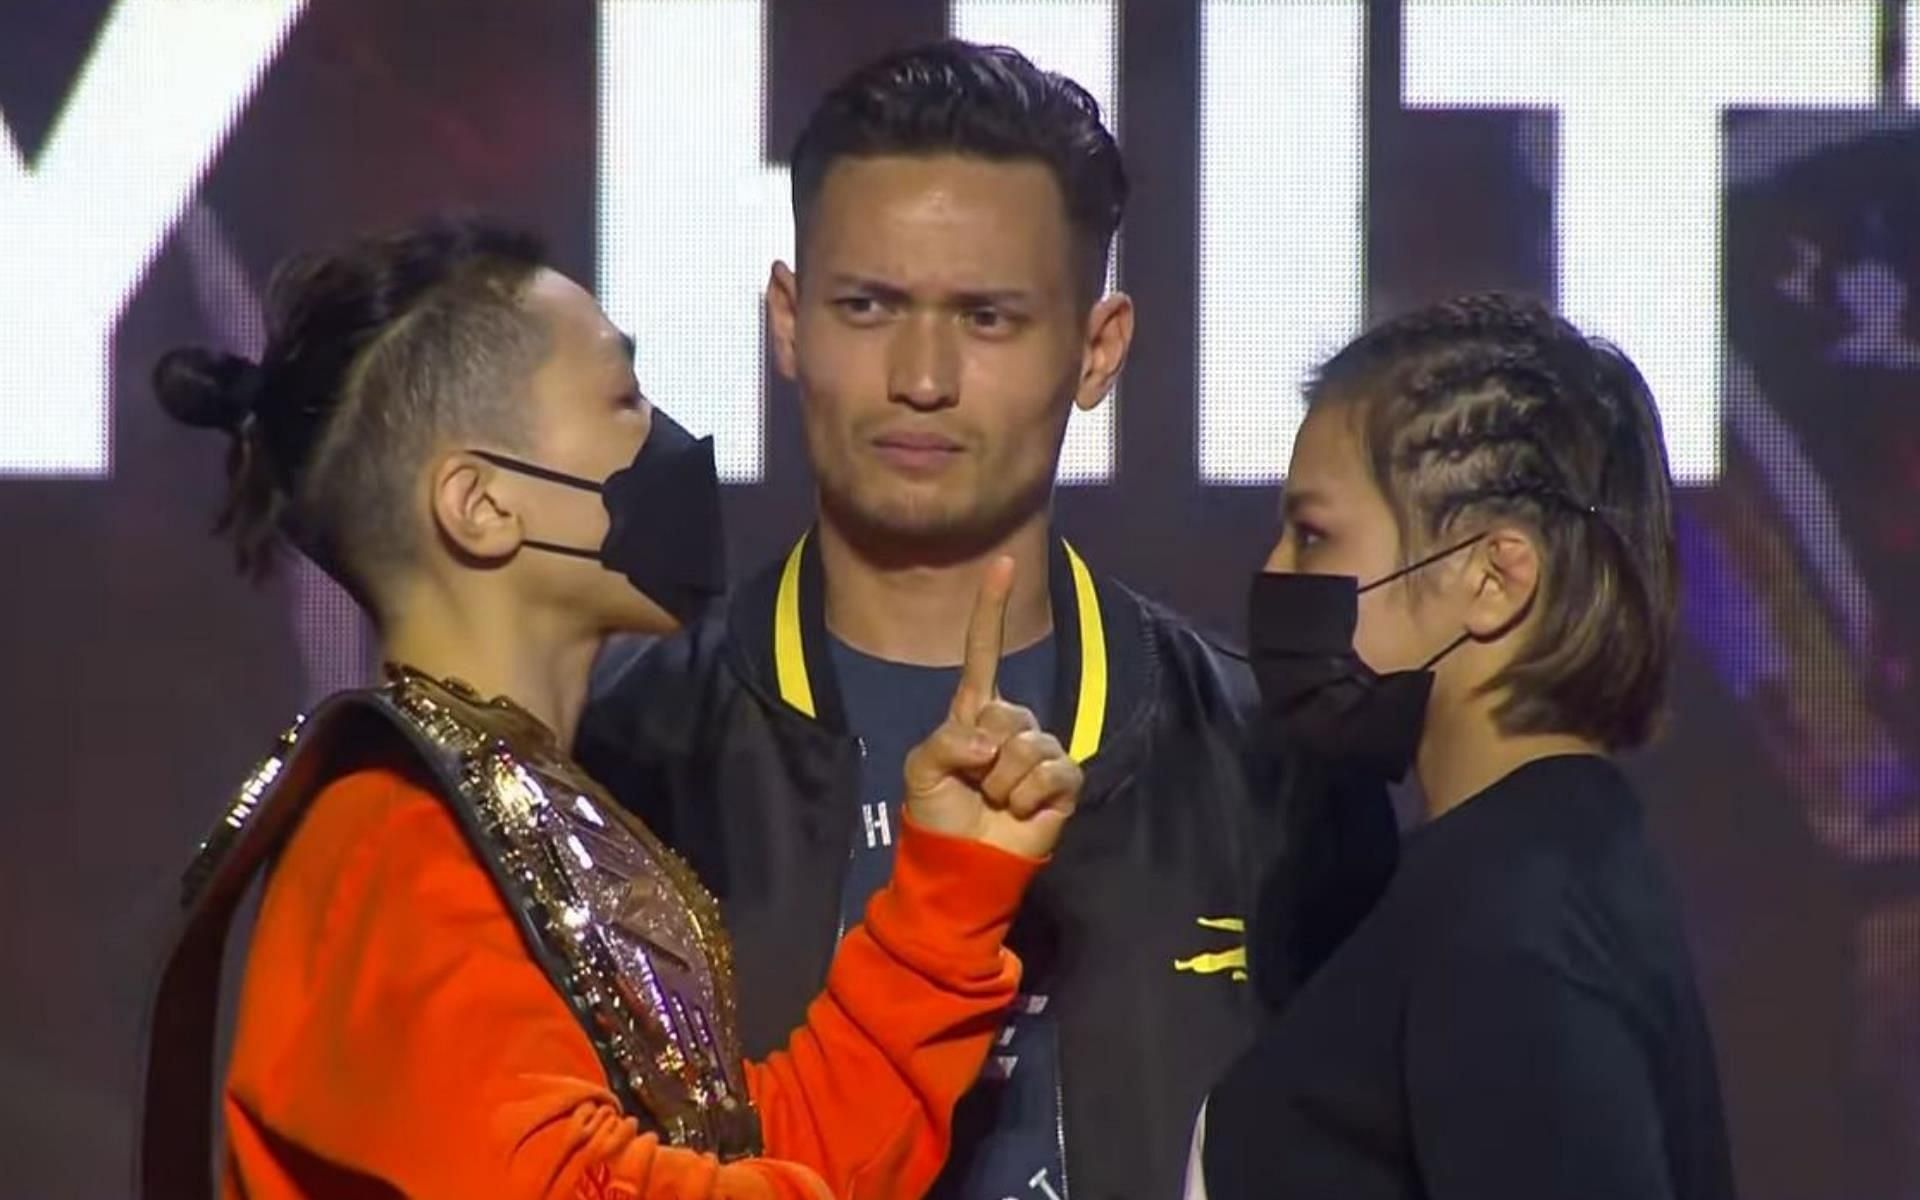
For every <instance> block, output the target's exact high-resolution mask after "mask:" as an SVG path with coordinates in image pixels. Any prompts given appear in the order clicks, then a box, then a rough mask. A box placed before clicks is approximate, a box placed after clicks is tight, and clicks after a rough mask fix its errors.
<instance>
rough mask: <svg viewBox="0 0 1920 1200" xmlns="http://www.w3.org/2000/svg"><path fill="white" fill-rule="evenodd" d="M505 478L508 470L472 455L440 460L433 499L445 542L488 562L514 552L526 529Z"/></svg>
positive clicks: (435, 470) (435, 517) (433, 478)
mask: <svg viewBox="0 0 1920 1200" xmlns="http://www.w3.org/2000/svg"><path fill="white" fill-rule="evenodd" d="M505 483H506V473H505V472H504V471H501V470H500V469H499V468H498V467H495V466H494V465H493V464H492V463H489V462H487V461H486V460H485V459H482V458H479V457H477V456H475V455H472V454H466V453H454V454H449V455H447V456H445V457H444V458H442V459H440V461H439V462H437V463H435V464H434V467H433V471H432V474H431V475H430V476H429V486H430V488H431V490H430V491H429V493H428V504H429V508H430V510H431V512H432V514H433V523H434V525H435V527H436V529H437V530H438V533H439V535H440V537H441V539H442V540H443V542H444V543H445V544H448V545H451V546H453V547H454V548H455V549H456V550H457V551H458V552H459V553H461V554H463V555H466V556H468V557H470V558H474V559H479V560H481V561H483V562H484V561H497V560H499V559H503V558H508V557H511V556H512V554H513V553H514V551H516V550H518V549H519V548H520V543H521V540H522V538H523V537H524V536H525V534H524V531H523V530H522V529H521V525H520V518H519V516H518V515H517V514H516V512H515V511H514V505H513V502H512V500H511V498H510V497H509V496H507V495H506V492H507V491H508V490H509V489H508V488H507V487H505V486H503V485H504V484H505Z"/></svg>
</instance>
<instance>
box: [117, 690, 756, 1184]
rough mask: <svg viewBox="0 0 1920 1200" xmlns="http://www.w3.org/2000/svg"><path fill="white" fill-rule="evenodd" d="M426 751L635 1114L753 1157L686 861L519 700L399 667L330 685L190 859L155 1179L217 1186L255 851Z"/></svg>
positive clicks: (534, 950)
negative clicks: (355, 778)
mask: <svg viewBox="0 0 1920 1200" xmlns="http://www.w3.org/2000/svg"><path fill="white" fill-rule="evenodd" d="M413 764H418V765H419V766H421V767H424V768H425V769H426V771H427V772H428V773H429V775H430V777H431V778H432V780H433V782H434V784H435V785H436V786H435V788H434V789H433V790H434V791H435V792H436V793H437V794H438V795H439V797H440V799H441V800H442V801H444V802H445V803H446V805H447V809H448V811H449V812H450V813H451V814H452V815H453V816H454V818H455V820H456V821H457V822H458V823H459V825H460V828H461V830H462V831H463V832H464V833H465V834H466V837H467V842H468V845H469V846H470V847H471V848H472V850H473V854H474V858H475V860H476V861H477V862H479V864H480V865H481V866H482V867H483V868H484V869H485V870H486V872H487V874H488V875H489V876H490V877H491V878H492V880H493V883H494V886H495V887H496V888H497V889H499V893H500V896H501V899H502V900H503V901H504V902H505V904H506V907H507V909H508V911H509V912H511V913H512V914H513V916H514V919H515V922H516V924H517V925H518V926H519V929H520V935H521V939H522V941H523V942H524V944H525V946H526V948H527V953H528V955H529V956H530V957H531V958H532V959H533V960H534V961H535V962H536V963H538V964H539V965H540V967H541V969H542V970H543V971H545V972H546V975H547V978H548V979H549V980H550V981H552V983H553V987H554V990H555V991H556V992H557V993H559V995H560V996H562V997H563V998H564V999H565V1000H566V1002H567V1005H568V1007H569V1008H571V1009H572V1011H573V1014H574V1016H575V1017H576V1018H577V1019H578V1020H579V1022H580V1027H581V1028H582V1029H583V1030H584V1031H585V1032H586V1035H587V1039H588V1040H589V1041H590V1042H592V1044H593V1048H594V1050H595V1052H596V1053H597V1054H598V1055H599V1057H600V1062H601V1065H602V1067H603V1068H604V1070H605V1072H606V1077H607V1084H608V1086H609V1087H610V1088H611V1089H612V1091H613V1093H614V1095H615V1096H616V1097H618V1098H619V1101H620V1104H621V1107H622V1108H623V1109H624V1110H625V1111H626V1112H627V1113H628V1115H631V1116H633V1117H636V1118H638V1119H639V1120H640V1121H641V1123H642V1125H643V1127H646V1128H649V1129H651V1130H652V1131H653V1132H655V1133H657V1134H658V1135H659V1137H660V1139H661V1140H662V1141H663V1142H666V1143H668V1144H670V1145H675V1146H684V1147H688V1148H691V1149H696V1150H703V1151H707V1152H710V1153H713V1154H715V1155H718V1156H719V1157H721V1158H724V1159H732V1158H740V1157H744V1156H747V1155H751V1154H757V1153H758V1152H759V1150H760V1124H759V1117H758V1115H757V1114H756V1113H755V1112H754V1110H753V1106H752V1103H751V1101H750V1100H749V1098H748V1096H747V1090H746V1083H745V1079H744V1076H743V1073H742V1067H741V1059H742V1056H741V1052H740V1045H739V1038H738V1035H737V1033H736V1017H735V1005H734V992H733V961H732V948H731V945H730V943H729V942H728V940H727V935H726V931H725V929H724V928H723V927H722V925H721V920H720V910H719V906H718V905H717V904H716V903H715V902H714V899H713V897H712V896H711V895H710V894H709V893H708V892H707V890H706V889H705V888H704V887H702V886H701V884H700V882H699V880H698V879H697V878H696V877H695V876H694V873H693V871H692V869H691V868H689V867H688V866H687V865H686V863H685V862H683V861H682V860H681V859H680V858H679V857H678V856H677V855H675V854H674V853H673V852H672V851H671V850H669V849H667V848H666V847H665V846H663V845H662V844H661V843H660V841H659V839H657V838H656V837H654V836H653V834H652V833H651V832H650V831H649V830H648V829H647V828H646V827H645V826H643V825H641V824H640V823H639V822H638V821H636V820H634V819H633V818H632V817H630V816H629V815H628V814H627V813H626V812H625V810H623V809H622V808H621V807H620V806H619V805H618V804H616V803H614V802H612V801H611V800H609V799H608V798H607V795H606V793H605V792H604V791H603V790H602V789H601V788H600V787H599V786H598V785H597V784H595V783H594V782H593V781H592V780H591V779H589V778H588V777H587V776H586V775H585V774H584V773H583V772H582V771H581V770H580V769H579V767H577V766H576V765H574V763H573V762H572V761H571V760H570V759H569V758H568V757H567V755H566V754H565V753H564V752H563V751H562V750H561V748H560V747H559V745H558V744H557V741H556V739H555V738H554V735H553V733H552V731H551V730H549V729H548V728H547V727H546V726H545V725H543V724H541V722H540V721H539V720H538V719H536V718H535V717H533V716H532V715H531V714H529V713H528V712H526V711H525V710H524V709H522V708H520V707H519V706H517V705H515V704H513V703H512V702H511V701H508V700H505V699H494V700H486V699H483V698H482V697H480V696H479V695H478V694H476V693H475V692H474V691H473V690H472V689H470V688H468V687H466V686H465V685H464V684H461V683H459V682H458V681H442V680H438V679H434V678H432V677H430V676H427V675H424V674H421V673H420V672H417V671H414V670H411V669H409V668H405V667H392V666H390V667H388V668H387V683H386V685H385V686H383V687H380V688H376V689H371V690H367V691H355V692H342V693H340V694H338V695H336V696H333V697H331V698H330V699H328V700H327V701H325V702H324V703H323V704H322V705H321V706H320V707H319V708H318V709H316V710H315V711H314V713H313V714H312V715H311V716H310V717H307V718H305V719H303V720H301V721H299V722H297V723H296V724H295V725H294V727H293V728H292V729H290V730H289V731H288V732H287V733H286V734H285V735H283V736H282V738H281V740H280V744H279V746H278V748H277V749H276V750H275V751H274V753H273V754H272V755H271V756H270V757H268V758H267V759H266V760H265V761H263V762H262V763H261V764H260V765H259V766H258V767H256V768H255V769H254V771H253V772H252V774H250V775H249V776H248V777H247V780H246V782H245V783H243V784H242V785H241V788H240V791H239V794H238V796H237V797H236V798H235V799H234V801H233V802H232V804H231V805H229V807H228V809H227V811H226V813H225V814H224V816H223V818H222V820H221V821H220V823H219V824H218V825H216V826H215V827H214V830H213V832H212V834H211V835H209V836H208V838H207V839H206V841H205V842H204V843H203V844H202V845H201V848H200V851H199V853H198V854H197V855H196V856H195V859H194V862H193V864H192V866H191V867H190V868H189V869H188V871H187V873H186V876H185V879H184V881H183V895H182V909H183V912H184V917H185V920H184V925H183V927H182V929H181V931H180V932H179V934H178V936H177V937H176V938H175V940H174V942H173V944H172V947H171V949H170V950H169V952H168V954H167V957H166V960H165V964H164V966H163V968H162V972H161V977H160V985H159V990H158V993H157V996H156V999H155V1003H154V1008H153V1016H152V1020H151V1023H150V1026H149V1029H148V1037H149V1042H150V1044H149V1046H148V1055H147V1069H146V1095H145V1112H144V1117H143V1122H142V1130H141V1152H140V1176H141V1178H140V1183H141V1188H142V1193H143V1195H145V1196H148V1197H160V1196H167V1197H174V1196H189V1195H191V1196H211V1195H212V1194H213V1179H212V1170H213V1111H214V1107H213V1105H214V1099H215V1094H216V1093H215V1085H216V1081H215V1079H214V1067H215V1063H214V1039H215V1027H216V1024H217V1021H218V1013H219V997H220V973H221V959H222V955H223V953H224V948H225V945H226V938H227V931H228V928H229V926H230V925H231V923H232V917H233V913H234V911H235V909H236V908H237V907H238V904H239V902H240V900H241V898H242V897H243V896H244V895H245V894H246V892H247V890H248V888H249V886H250V884H251V883H252V882H253V880H254V878H255V876H256V874H257V873H258V871H259V869H260V867H261V866H262V865H263V864H264V863H266V862H269V861H271V859H272V858H273V857H274V856H275V855H276V854H277V852H278V851H279V850H280V848H281V847H283V846H284V845H285V844H286V841H287V839H288V838H289V837H291V836H292V834H293V832H294V830H295V829H297V828H298V827H299V824H300V819H301V818H302V816H304V815H305V812H306V809H307V806H308V804H309V803H311V802H312V800H313V798H314V797H315V796H317V795H318V794H319V793H320V792H321V790H323V789H324V788H325V786H326V785H327V784H328V783H331V782H332V781H334V780H336V779H338V778H340V777H342V776H343V775H345V774H347V773H349V772H351V771H353V770H356V769H360V768H363V767H371V766H382V765H384V766H394V765H403V766H407V765H413Z"/></svg>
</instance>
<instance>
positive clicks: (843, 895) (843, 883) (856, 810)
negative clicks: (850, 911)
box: [833, 737, 867, 950]
mask: <svg viewBox="0 0 1920 1200" xmlns="http://www.w3.org/2000/svg"><path fill="white" fill-rule="evenodd" d="M853 744H854V745H855V746H857V747H858V748H859V750H860V764H861V767H860V778H859V779H858V780H856V781H855V782H854V793H853V821H854V823H853V825H852V826H851V827H850V828H848V830H847V865H846V868H845V869H844V870H842V871H841V872H840V918H839V921H838V923H837V924H836V925H835V927H834V931H833V945H834V948H835V949H836V950H837V949H839V947H840V943H841V942H842V941H844V940H845V939H846V936H847V879H848V878H849V877H850V876H852V874H853V856H854V855H855V854H856V853H857V852H858V851H856V850H855V848H854V845H853V833H854V830H856V829H858V828H859V827H860V804H861V800H860V789H861V788H862V787H863V786H864V785H865V784H866V778H867V772H866V762H867V739H865V738H863V737H856V738H854V739H853Z"/></svg>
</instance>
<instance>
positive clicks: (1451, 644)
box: [1420, 633, 1473, 671]
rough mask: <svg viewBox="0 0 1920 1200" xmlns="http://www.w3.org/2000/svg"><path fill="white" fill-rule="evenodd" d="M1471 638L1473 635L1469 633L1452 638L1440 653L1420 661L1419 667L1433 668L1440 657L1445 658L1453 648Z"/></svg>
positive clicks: (1424, 669) (1424, 668)
mask: <svg viewBox="0 0 1920 1200" xmlns="http://www.w3.org/2000/svg"><path fill="white" fill-rule="evenodd" d="M1471 640H1473V635H1472V634H1471V633H1462V634H1461V635H1460V636H1459V637H1457V638H1455V639H1453V640H1452V641H1451V642H1448V643H1447V645H1446V647H1445V648H1444V649H1443V650H1441V651H1440V653H1438V654H1436V655H1434V656H1433V657H1432V658H1430V659H1428V660H1427V661H1426V662H1423V663H1421V664H1420V669H1421V670H1422V671H1431V670H1433V668H1434V664H1435V663H1438V662H1439V661H1440V660H1441V659H1443V658H1445V657H1446V656H1447V655H1449V654H1452V653H1453V652H1454V651H1455V650H1458V649H1459V648H1460V647H1462V646H1464V645H1466V644H1467V643H1468V642H1469V641H1471Z"/></svg>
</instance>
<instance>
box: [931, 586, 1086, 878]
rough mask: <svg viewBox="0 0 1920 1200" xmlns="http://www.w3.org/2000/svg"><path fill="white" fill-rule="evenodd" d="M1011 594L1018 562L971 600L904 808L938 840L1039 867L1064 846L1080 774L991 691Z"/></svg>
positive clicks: (1022, 713)
mask: <svg viewBox="0 0 1920 1200" xmlns="http://www.w3.org/2000/svg"><path fill="white" fill-rule="evenodd" d="M1012 591H1013V560H1012V559H1011V558H1004V557H1003V558H999V559H996V560H994V562H993V563H992V564H991V565H990V566H989V567H988V568H987V572H986V575H985V577H984V578H983V579H982V580H981V583H980V595H979V598H978V599H977V600H975V601H974V606H973V617H972V619H971V620H970V621H969V622H968V625H967V646H966V656H965V658H964V659H963V660H962V661H961V664H960V683H959V686H958V687H956V688H955V689H954V692H953V704H952V706H951V707H950V708H949V709H948V711H947V719H946V720H945V721H943V722H941V724H940V727H939V728H937V729H935V730H934V731H933V732H932V733H931V734H929V735H928V737H927V739H926V740H925V741H923V742H921V743H920V744H919V745H918V746H916V747H914V748H913V750H912V751H911V752H910V753H909V754H908V755H907V763H906V770H905V772H904V774H905V777H906V787H907V794H906V807H907V812H908V813H909V814H911V815H912V817H913V819H914V822H915V823H916V824H918V825H920V826H922V827H923V828H926V829H930V830H932V831H934V832H935V833H944V834H948V835H950V836H953V837H970V838H974V839H976V840H978V841H982V842H986V843H988V844H989V845H993V846H998V847H1000V848H1001V849H1002V850H1008V851H1011V852H1012V853H1015V854H1024V855H1026V856H1028V857H1030V858H1040V857H1043V856H1045V855H1047V854H1049V853H1051V852H1052V850H1053V846H1054V843H1055V842H1057V841H1059V840H1060V830H1061V828H1062V827H1063V826H1064V825H1065V824H1066V820H1067V818H1068V817H1069V816H1070V815H1072V813H1073V806H1074V804H1075V803H1076V802H1078V800H1079V798H1080V783H1081V774H1080V765H1079V764H1078V763H1076V762H1074V761H1073V759H1071V758H1069V757H1068V756H1067V752H1066V751H1065V750H1064V749H1063V748H1062V747H1061V745H1060V742H1059V740H1058V739H1056V738H1055V737H1054V736H1053V735H1052V734H1050V733H1048V732H1046V731H1045V730H1043V729H1041V728H1040V723H1039V722H1038V721H1036V720H1035V719H1034V716H1033V714H1032V713H1031V712H1029V711H1027V710H1026V709H1024V708H1021V707H1020V706H1019V705H1017V704H1009V703H1007V702H1006V701H1004V700H1002V699H1001V698H1000V693H999V691H998V690H997V689H996V688H995V686H994V680H995V677H996V676H997V675H998V673H999V670H1000V657H1001V653H1002V651H1003V650H1004V648H1005V641H1006V624H1007V598H1008V596H1009V595H1010V594H1011V593H1012Z"/></svg>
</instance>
